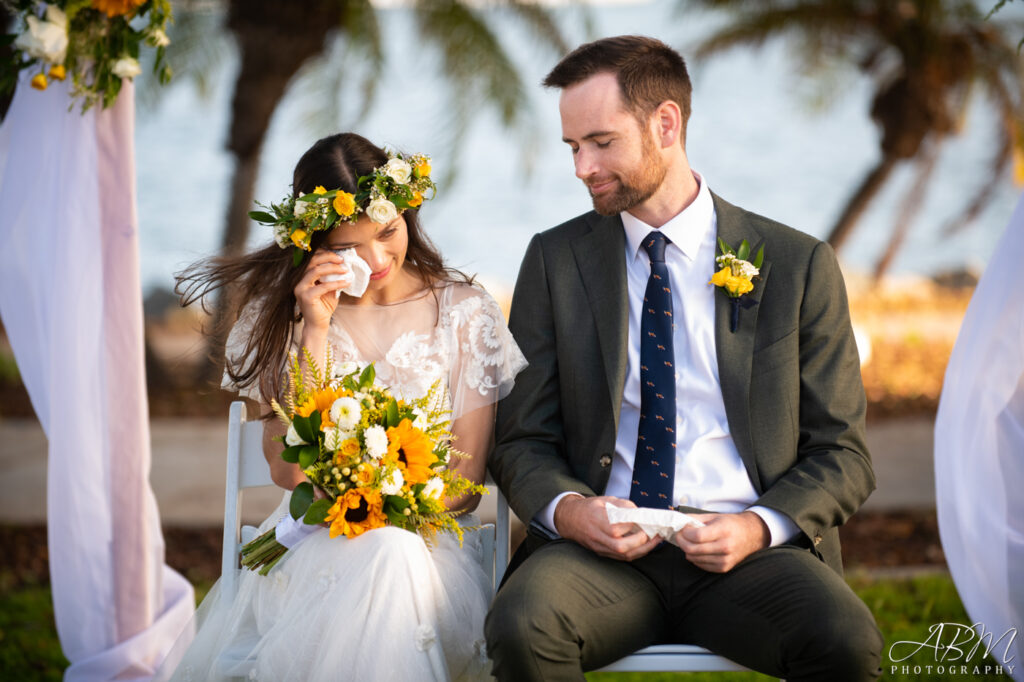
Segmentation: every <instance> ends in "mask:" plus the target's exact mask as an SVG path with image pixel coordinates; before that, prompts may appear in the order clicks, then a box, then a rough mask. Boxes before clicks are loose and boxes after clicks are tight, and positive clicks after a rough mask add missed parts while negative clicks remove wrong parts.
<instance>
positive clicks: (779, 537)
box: [747, 505, 800, 547]
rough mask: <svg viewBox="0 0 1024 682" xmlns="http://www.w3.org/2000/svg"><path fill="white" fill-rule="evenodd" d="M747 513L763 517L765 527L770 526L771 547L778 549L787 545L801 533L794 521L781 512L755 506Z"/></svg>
mask: <svg viewBox="0 0 1024 682" xmlns="http://www.w3.org/2000/svg"><path fill="white" fill-rule="evenodd" d="M747 511H752V512H754V513H755V514H757V515H758V516H760V517H761V520H762V521H764V523H765V525H766V526H768V536H769V539H770V542H769V544H768V546H769V547H778V546H779V545H782V544H785V543H787V542H789V541H790V540H792V539H793V537H794V536H795V535H796V534H797V533H799V532H800V529H799V528H798V527H797V525H796V524H795V523H793V519H791V518H789V517H788V516H786V515H785V514H783V513H782V512H780V511H775V510H774V509H769V508H768V507H762V506H760V505H755V506H753V507H748V508H747Z"/></svg>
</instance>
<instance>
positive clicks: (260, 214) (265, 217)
mask: <svg viewBox="0 0 1024 682" xmlns="http://www.w3.org/2000/svg"><path fill="white" fill-rule="evenodd" d="M249 217H250V218H252V219H253V220H255V221H256V222H258V223H273V222H276V221H277V218H275V217H274V216H272V215H270V214H269V213H267V212H266V211H249Z"/></svg>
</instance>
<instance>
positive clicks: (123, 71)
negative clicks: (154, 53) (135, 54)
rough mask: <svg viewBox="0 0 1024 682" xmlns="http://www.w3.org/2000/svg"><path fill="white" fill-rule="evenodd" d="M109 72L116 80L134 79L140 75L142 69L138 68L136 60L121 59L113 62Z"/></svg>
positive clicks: (129, 58)
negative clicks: (111, 72)
mask: <svg viewBox="0 0 1024 682" xmlns="http://www.w3.org/2000/svg"><path fill="white" fill-rule="evenodd" d="M110 70H111V71H113V72H114V75H115V76H117V77H118V78H135V77H136V76H138V75H139V74H140V73H142V67H141V66H139V62H138V60H137V59H134V58H132V57H121V58H120V59H118V60H117V61H116V62H114V65H113V66H112V67H110Z"/></svg>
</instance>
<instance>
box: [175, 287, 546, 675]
mask: <svg viewBox="0 0 1024 682" xmlns="http://www.w3.org/2000/svg"><path fill="white" fill-rule="evenodd" d="M435 294H436V295H435ZM250 324H251V321H250V320H249V319H248V316H247V315H245V314H243V316H242V318H241V319H240V320H239V322H238V324H236V326H235V328H234V329H233V330H232V334H231V337H230V338H229V342H228V353H229V357H233V355H232V353H235V352H237V349H238V348H239V344H240V342H241V340H242V339H244V338H245V336H246V335H247V334H248V333H249V330H250ZM296 338H298V331H297V332H296ZM329 341H330V342H331V344H332V345H333V347H334V350H335V354H336V360H337V361H338V362H354V363H358V364H359V365H365V364H367V363H369V362H374V366H375V369H376V372H377V376H378V377H379V378H380V379H381V380H382V381H383V382H384V383H385V384H386V385H388V386H390V387H391V388H392V390H394V391H396V392H398V393H401V394H403V395H405V396H407V397H418V396H420V395H422V394H424V393H425V392H426V391H427V389H429V388H430V386H431V385H432V384H433V383H434V381H435V380H437V379H442V380H444V381H446V382H447V384H448V388H449V392H450V396H451V409H452V414H453V417H454V418H455V419H457V418H458V417H459V416H460V415H463V414H466V413H468V412H470V411H472V410H474V409H477V408H479V407H482V406H486V405H489V404H492V403H494V402H495V401H497V400H499V399H500V398H502V397H504V396H505V395H506V394H507V393H508V391H509V390H510V389H511V386H512V381H513V377H514V376H515V375H516V373H517V372H518V371H519V370H521V369H522V368H523V367H524V366H525V364H526V361H525V359H524V358H523V355H522V353H520V351H519V348H518V347H517V346H516V345H515V342H514V341H513V340H512V336H511V334H510V333H509V331H508V328H507V327H506V326H505V320H504V316H503V315H502V313H501V310H500V309H499V308H498V306H497V304H496V303H495V302H494V299H492V298H491V297H490V296H489V295H488V294H487V293H486V292H485V291H483V290H482V289H480V288H478V287H475V286H471V285H466V284H450V285H447V286H444V287H442V288H440V289H438V290H436V291H435V292H429V291H426V292H422V293H421V294H418V295H416V296H413V297H412V298H410V299H407V300H404V301H401V302H399V303H396V304H392V305H387V306H373V305H370V306H366V305H359V306H345V305H341V306H339V308H338V310H337V311H336V312H335V315H334V317H333V319H332V322H331V327H330V332H329ZM235 356H236V355H235ZM289 495H290V493H286V494H285V496H284V500H282V503H281V506H280V507H279V508H278V510H277V511H275V513H274V514H272V515H271V516H270V517H268V518H267V520H266V521H265V522H264V523H263V525H262V527H261V530H263V529H267V528H271V527H273V526H274V525H275V524H276V522H277V520H278V519H279V518H281V516H282V515H283V514H285V513H287V508H288V498H289ZM474 523H477V521H476V519H475V518H469V519H468V520H467V521H464V524H466V525H472V524H474ZM465 535H466V540H465V542H464V544H463V546H462V548H460V547H459V545H458V542H457V541H456V540H455V539H453V538H452V537H451V536H447V535H445V536H442V537H441V538H440V540H439V541H438V543H437V544H436V546H435V547H433V548H432V549H429V550H428V549H427V547H426V546H425V545H424V543H423V541H422V540H421V539H420V537H419V536H418V535H415V534H413V533H410V532H408V531H405V530H400V529H396V528H392V527H386V528H381V529H377V530H373V531H370V532H367V533H364V534H363V535H361V536H359V537H357V538H354V539H348V538H344V537H338V538H333V539H332V538H330V537H328V532H327V529H326V528H322V529H319V530H317V531H316V532H314V533H313V534H312V535H310V536H308V537H306V538H305V539H303V540H302V541H301V542H300V543H299V544H298V545H297V546H295V547H293V548H292V549H291V550H290V551H289V552H288V554H287V555H286V556H285V558H284V559H283V560H282V561H281V562H280V563H279V564H278V565H277V566H276V567H275V568H274V569H273V570H272V571H271V572H270V574H269V575H268V576H265V577H264V576H260V575H258V574H256V573H253V572H250V571H241V575H240V578H239V589H238V594H237V597H236V598H235V599H234V600H233V602H231V603H224V602H225V601H226V600H225V599H222V598H221V597H220V590H219V585H218V586H215V587H214V589H213V590H212V591H211V592H210V594H209V595H208V596H207V598H206V599H205V600H204V602H203V604H202V605H201V607H200V609H199V612H198V613H197V616H196V618H197V623H198V625H199V627H198V632H197V634H196V637H195V639H194V641H193V642H192V643H191V646H189V648H188V649H187V651H186V652H185V653H184V655H183V657H182V656H181V655H180V654H173V653H172V655H171V656H170V657H168V662H169V663H172V662H176V661H175V659H177V658H181V662H180V664H179V665H178V666H177V668H176V670H175V671H174V673H173V677H171V678H170V679H173V680H180V681H182V682H198V681H200V680H202V681H206V680H223V679H231V678H237V677H242V675H240V671H243V670H246V669H249V668H251V672H248V673H246V674H247V676H248V679H251V680H261V681H263V682H285V681H289V680H291V681H294V682H317V681H321V680H322V681H323V682H336V681H337V680H360V682H367V681H374V680H379V681H381V682H384V681H388V682H390V681H392V680H401V681H410V682H420V681H424V682H427V681H436V682H444V681H447V680H486V679H490V675H489V670H490V663H489V661H488V659H487V654H486V649H485V646H484V639H483V637H484V635H483V621H484V616H485V614H486V613H487V608H488V606H489V604H490V597H491V585H490V580H489V578H488V577H487V576H485V575H484V572H483V570H482V569H481V566H480V560H481V547H480V541H479V538H478V537H477V534H475V533H466V534H465ZM225 654H226V655H225ZM225 660H235V661H238V660H245V661H247V663H246V664H245V666H244V667H243V668H238V667H235V668H232V667H231V666H225V665H223V661H225ZM253 661H255V666H252V662H253ZM164 677H166V674H164ZM158 679H160V676H158Z"/></svg>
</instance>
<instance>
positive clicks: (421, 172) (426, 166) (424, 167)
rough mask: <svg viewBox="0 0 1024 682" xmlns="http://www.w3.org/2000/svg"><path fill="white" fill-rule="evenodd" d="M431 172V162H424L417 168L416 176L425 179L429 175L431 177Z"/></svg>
mask: <svg viewBox="0 0 1024 682" xmlns="http://www.w3.org/2000/svg"><path fill="white" fill-rule="evenodd" d="M430 171H431V168H430V162H429V161H424V162H423V163H421V164H419V165H418V166H416V175H418V176H420V177H421V178H425V177H427V176H428V175H430Z"/></svg>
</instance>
